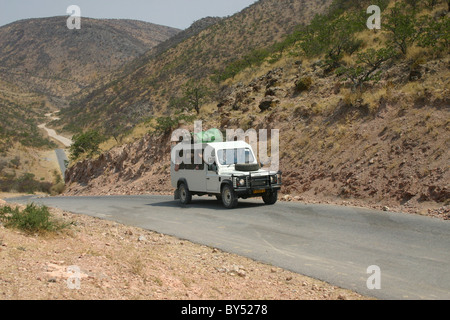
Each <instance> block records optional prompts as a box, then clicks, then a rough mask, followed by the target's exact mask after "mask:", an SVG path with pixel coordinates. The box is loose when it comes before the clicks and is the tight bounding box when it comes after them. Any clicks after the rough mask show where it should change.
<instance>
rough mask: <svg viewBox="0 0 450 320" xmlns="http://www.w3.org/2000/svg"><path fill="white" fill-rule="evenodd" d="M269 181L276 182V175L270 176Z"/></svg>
mask: <svg viewBox="0 0 450 320" xmlns="http://www.w3.org/2000/svg"><path fill="white" fill-rule="evenodd" d="M270 183H271V184H276V183H277V176H270Z"/></svg>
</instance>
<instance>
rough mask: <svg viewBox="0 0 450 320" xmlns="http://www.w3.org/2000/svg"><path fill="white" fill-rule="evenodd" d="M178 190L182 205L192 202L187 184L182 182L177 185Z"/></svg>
mask: <svg viewBox="0 0 450 320" xmlns="http://www.w3.org/2000/svg"><path fill="white" fill-rule="evenodd" d="M178 190H179V191H180V203H181V204H182V205H187V204H190V203H191V202H192V194H191V192H190V191H189V189H188V188H187V186H186V185H185V184H184V183H182V184H180V186H179V187H178Z"/></svg>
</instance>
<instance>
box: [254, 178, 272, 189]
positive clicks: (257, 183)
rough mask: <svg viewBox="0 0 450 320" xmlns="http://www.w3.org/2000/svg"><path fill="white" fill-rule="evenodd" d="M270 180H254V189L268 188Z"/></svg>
mask: <svg viewBox="0 0 450 320" xmlns="http://www.w3.org/2000/svg"><path fill="white" fill-rule="evenodd" d="M268 185H269V183H268V180H267V179H266V178H264V179H252V187H266V186H268Z"/></svg>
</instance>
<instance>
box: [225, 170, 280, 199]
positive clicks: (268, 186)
mask: <svg viewBox="0 0 450 320" xmlns="http://www.w3.org/2000/svg"><path fill="white" fill-rule="evenodd" d="M273 176H274V175H267V176H252V175H249V176H235V175H233V177H232V178H233V188H234V192H235V193H236V195H237V196H239V197H260V196H263V195H264V194H268V193H272V192H276V191H279V190H280V189H281V185H282V183H281V172H278V173H277V174H276V175H275V176H277V179H276V180H275V182H274V183H272V180H271V177H273ZM242 180H245V184H244V185H240V184H239V183H238V181H242Z"/></svg>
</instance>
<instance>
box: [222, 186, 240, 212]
mask: <svg viewBox="0 0 450 320" xmlns="http://www.w3.org/2000/svg"><path fill="white" fill-rule="evenodd" d="M222 203H223V205H224V207H225V208H227V209H233V208H236V207H237V204H238V197H237V196H236V194H235V193H234V190H233V188H232V187H231V186H230V185H228V184H226V185H224V186H223V188H222Z"/></svg>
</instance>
